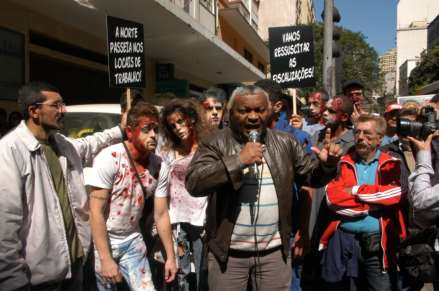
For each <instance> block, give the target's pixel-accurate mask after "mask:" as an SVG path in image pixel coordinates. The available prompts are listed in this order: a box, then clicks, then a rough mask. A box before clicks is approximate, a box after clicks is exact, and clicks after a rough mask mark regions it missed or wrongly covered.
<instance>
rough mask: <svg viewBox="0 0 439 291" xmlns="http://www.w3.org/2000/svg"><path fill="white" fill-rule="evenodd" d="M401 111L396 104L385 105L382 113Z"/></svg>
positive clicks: (399, 106)
mask: <svg viewBox="0 0 439 291" xmlns="http://www.w3.org/2000/svg"><path fill="white" fill-rule="evenodd" d="M401 109H402V106H401V105H400V104H397V103H393V104H389V105H387V107H386V111H384V114H386V113H390V112H392V111H394V110H401Z"/></svg>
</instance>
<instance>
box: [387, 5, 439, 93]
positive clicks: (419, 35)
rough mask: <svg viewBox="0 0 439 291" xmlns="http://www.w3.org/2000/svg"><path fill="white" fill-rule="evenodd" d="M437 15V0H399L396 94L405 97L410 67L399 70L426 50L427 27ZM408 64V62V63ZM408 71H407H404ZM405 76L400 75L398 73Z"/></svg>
mask: <svg viewBox="0 0 439 291" xmlns="http://www.w3.org/2000/svg"><path fill="white" fill-rule="evenodd" d="M438 14H439V1H437V0H418V1H412V0H399V1H398V4H397V27H396V49H397V53H396V54H397V61H396V74H397V76H396V82H397V84H396V91H397V92H396V94H397V95H401V96H403V95H406V94H407V93H408V91H407V90H406V88H408V84H406V83H402V82H407V80H408V77H409V76H410V72H411V70H410V67H411V66H409V65H407V66H406V68H404V69H403V70H400V67H401V65H403V64H404V63H405V62H406V61H407V60H413V59H415V58H418V57H419V56H420V54H421V52H422V51H423V50H425V49H426V48H427V27H428V25H429V23H430V22H431V21H432V20H433V19H434V18H435V17H436V16H437V15H438ZM409 63H410V62H409ZM406 69H408V70H406ZM401 71H402V72H406V75H404V76H402V75H400V72H401Z"/></svg>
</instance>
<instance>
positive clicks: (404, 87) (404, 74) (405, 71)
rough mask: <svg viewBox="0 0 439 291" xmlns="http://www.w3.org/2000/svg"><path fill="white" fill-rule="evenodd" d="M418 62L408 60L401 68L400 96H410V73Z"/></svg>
mask: <svg viewBox="0 0 439 291" xmlns="http://www.w3.org/2000/svg"><path fill="white" fill-rule="evenodd" d="M416 65H417V60H406V61H405V62H404V63H403V64H402V65H401V67H400V68H399V76H400V82H399V95H400V96H406V95H408V94H409V86H408V79H409V77H410V73H411V72H412V70H413V69H414V68H415V67H416Z"/></svg>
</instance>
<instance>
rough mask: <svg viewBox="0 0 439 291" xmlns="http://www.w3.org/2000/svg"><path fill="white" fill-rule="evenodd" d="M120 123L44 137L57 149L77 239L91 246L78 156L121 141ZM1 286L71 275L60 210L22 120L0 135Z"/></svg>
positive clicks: (10, 287)
mask: <svg viewBox="0 0 439 291" xmlns="http://www.w3.org/2000/svg"><path fill="white" fill-rule="evenodd" d="M121 137H122V134H121V130H120V129H119V127H114V128H112V129H109V130H105V131H104V132H101V133H95V134H94V135H91V136H87V137H85V138H81V139H76V140H70V139H68V138H66V137H65V136H63V135H61V134H59V133H55V134H52V135H51V136H50V138H49V142H51V143H52V144H53V145H55V146H56V148H57V150H58V151H59V152H60V157H59V161H60V164H61V168H62V170H63V172H64V179H65V181H66V184H67V189H68V196H69V200H70V206H71V209H72V214H73V217H74V221H75V226H76V229H77V232H78V236H79V239H80V241H81V244H82V246H83V247H84V253H85V254H87V253H88V250H89V247H90V241H91V239H90V229H89V224H88V203H87V200H88V197H87V193H86V190H85V187H84V178H83V167H82V163H83V162H90V161H91V160H92V159H93V157H94V156H95V155H96V154H97V153H98V152H99V151H100V150H101V149H102V148H104V147H105V146H108V145H110V144H112V143H116V142H120V140H121ZM0 223H1V226H0V290H3V291H6V290H13V289H16V288H19V287H22V286H25V285H28V284H29V283H30V284H32V285H36V284H41V283H46V282H47V283H50V282H57V281H58V282H59V281H61V280H63V279H65V278H69V277H71V270H70V257H69V250H68V245H67V239H66V232H65V229H64V223H63V215H62V212H61V207H60V204H59V200H58V195H57V193H56V192H55V188H54V185H53V182H52V179H51V173H50V170H49V167H48V164H47V161H46V159H45V156H44V154H43V153H42V150H41V149H40V144H39V142H38V140H37V139H36V138H35V137H34V135H33V134H32V132H31V131H30V130H29V129H28V127H27V126H26V124H25V122H24V121H22V122H21V124H20V125H19V126H17V128H16V129H14V130H13V131H12V132H10V133H9V134H8V135H6V136H4V137H3V138H2V139H1V140H0Z"/></svg>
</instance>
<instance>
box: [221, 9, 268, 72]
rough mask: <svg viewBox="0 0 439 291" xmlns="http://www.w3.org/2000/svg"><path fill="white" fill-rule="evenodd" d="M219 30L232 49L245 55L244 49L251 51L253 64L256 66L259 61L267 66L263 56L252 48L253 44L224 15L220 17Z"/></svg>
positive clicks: (223, 39)
mask: <svg viewBox="0 0 439 291" xmlns="http://www.w3.org/2000/svg"><path fill="white" fill-rule="evenodd" d="M219 27H220V29H219V31H218V36H219V37H220V38H221V39H222V41H224V42H225V43H226V44H228V45H229V46H230V47H231V48H232V49H234V50H235V51H237V52H238V53H239V54H240V55H242V56H244V49H246V50H247V51H249V52H250V53H251V54H252V55H253V62H252V64H253V65H255V66H256V67H257V66H258V62H260V63H262V64H263V65H264V67H265V68H266V66H267V63H266V62H264V61H263V58H262V57H261V56H260V55H258V54H257V53H256V51H255V50H254V49H253V48H252V46H251V45H250V44H249V43H247V42H246V41H245V40H244V39H243V38H242V37H241V36H240V34H239V33H238V32H237V31H236V30H235V29H234V28H233V27H232V26H231V25H230V24H229V23H227V21H225V20H224V19H223V18H222V17H219Z"/></svg>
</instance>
